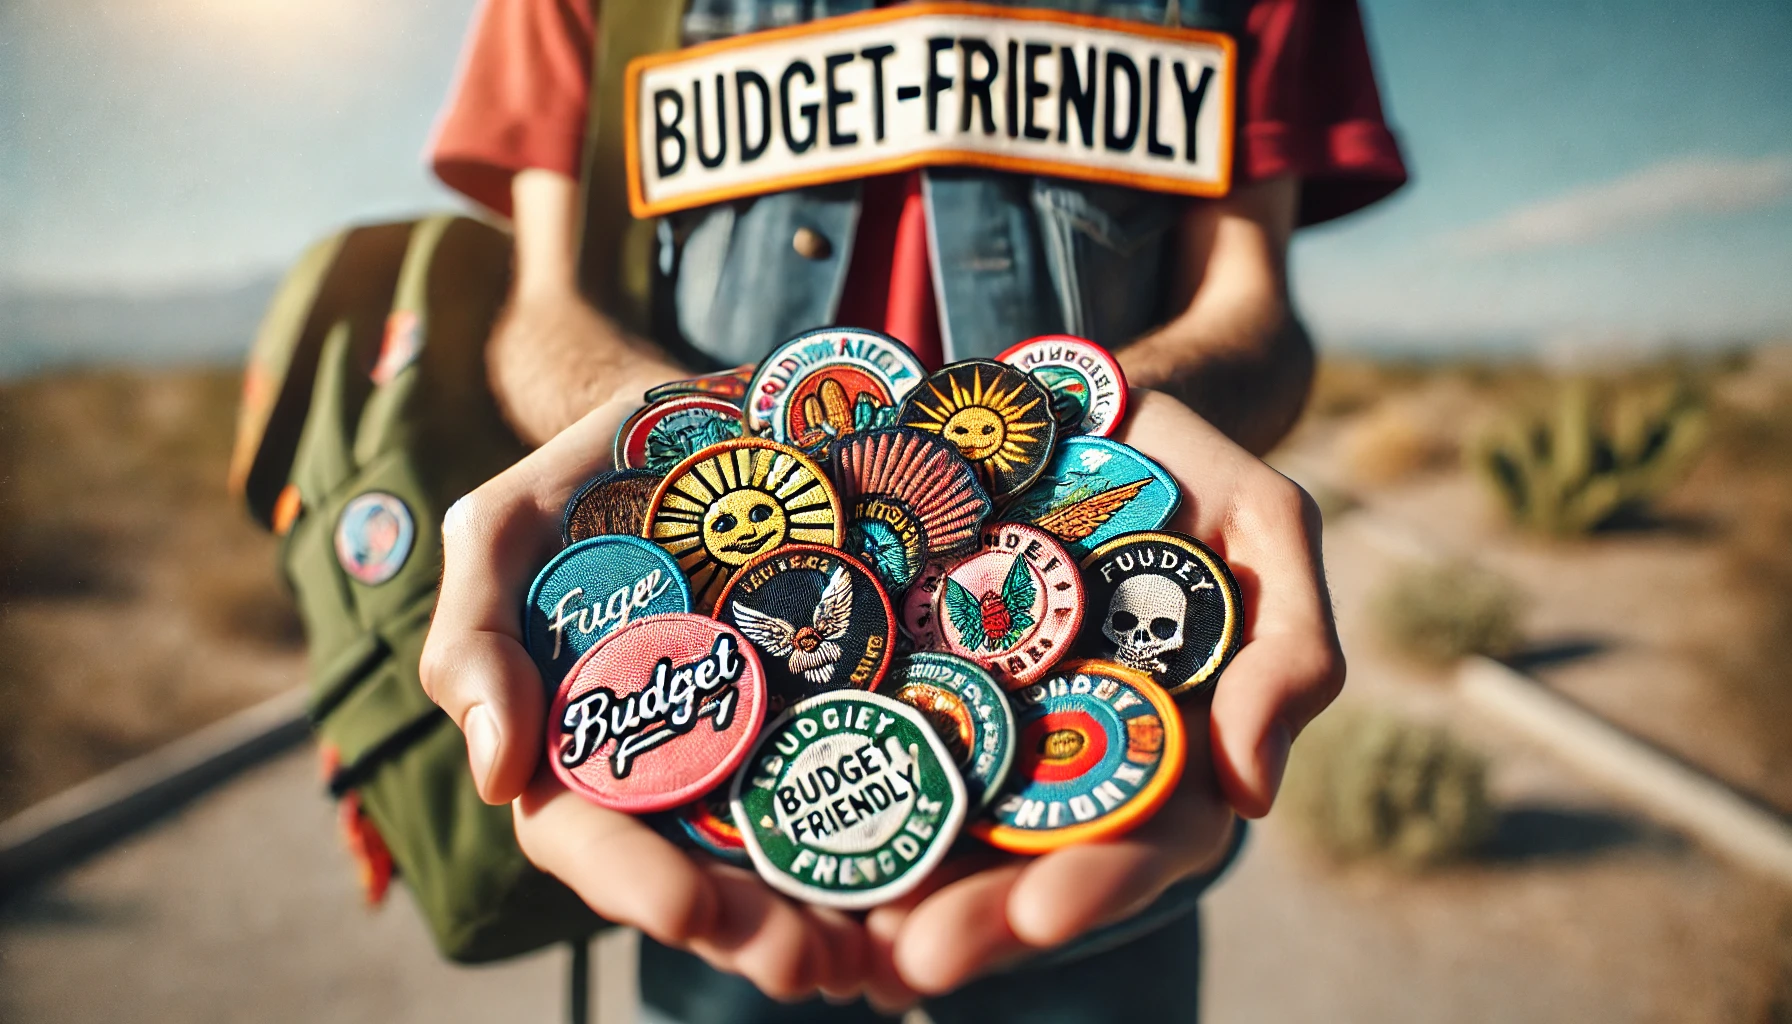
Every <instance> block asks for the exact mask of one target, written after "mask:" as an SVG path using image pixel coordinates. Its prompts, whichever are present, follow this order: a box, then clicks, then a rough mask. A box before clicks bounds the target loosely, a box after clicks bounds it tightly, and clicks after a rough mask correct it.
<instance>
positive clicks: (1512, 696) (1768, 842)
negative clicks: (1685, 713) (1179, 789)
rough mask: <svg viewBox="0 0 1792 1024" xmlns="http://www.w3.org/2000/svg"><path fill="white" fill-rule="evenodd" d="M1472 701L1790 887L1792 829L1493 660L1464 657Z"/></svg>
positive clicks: (1460, 680)
mask: <svg viewBox="0 0 1792 1024" xmlns="http://www.w3.org/2000/svg"><path fill="white" fill-rule="evenodd" d="M1456 682H1457V686H1458V688H1459V690H1460V692H1461V694H1462V696H1463V697H1464V699H1466V700H1467V701H1468V702H1469V703H1471V704H1473V705H1474V706H1475V707H1477V708H1479V709H1480V710H1482V711H1485V712H1487V713H1489V714H1491V715H1493V716H1495V717H1497V718H1499V719H1500V720H1502V721H1504V722H1505V723H1507V724H1508V725H1510V726H1512V727H1514V728H1516V729H1517V730H1519V731H1521V732H1523V733H1525V734H1526V735H1528V736H1530V737H1531V738H1532V739H1534V740H1536V741H1538V742H1539V743H1542V744H1543V745H1544V746H1547V747H1548V748H1550V750H1551V751H1552V752H1554V753H1555V755H1556V756H1557V757H1560V758H1561V759H1562V760H1564V761H1567V762H1569V763H1570V764H1573V765H1574V766H1575V767H1577V768H1579V769H1580V770H1581V771H1582V772H1585V773H1586V774H1587V775H1588V776H1591V777H1592V778H1594V779H1596V780H1598V781H1599V782H1600V783H1601V784H1603V785H1604V786H1606V787H1607V788H1609V789H1611V790H1612V791H1614V792H1616V793H1619V794H1621V795H1623V796H1625V797H1627V798H1628V799H1630V800H1632V801H1634V802H1635V803H1637V804H1638V805H1640V806H1641V807H1643V808H1644V809H1645V810H1647V811H1649V812H1651V813H1652V814H1654V815H1656V816H1657V817H1659V818H1661V819H1663V820H1664V821H1667V822H1670V823H1672V824H1674V825H1677V826H1679V827H1680V828H1683V829H1685V830H1686V831H1687V832H1690V833H1692V834H1693V835H1694V836H1696V837H1698V838H1699V839H1700V840H1702V841H1703V842H1704V843H1706V844H1707V845H1708V846H1710V847H1711V848H1713V849H1714V850H1717V851H1720V852H1722V853H1724V854H1726V855H1728V856H1729V857H1730V858H1731V859H1733V860H1734V861H1736V862H1737V863H1738V864H1741V865H1743V866H1745V867H1749V868H1752V869H1754V870H1756V871H1758V872H1760V873H1761V874H1763V875H1766V876H1768V877H1770V878H1773V879H1775V880H1776V881H1779V882H1780V883H1782V884H1784V885H1787V886H1792V824H1789V823H1788V822H1786V821H1785V820H1784V819H1783V818H1780V817H1778V816H1776V815H1775V814H1773V813H1772V812H1771V811H1768V810H1765V809H1763V808H1760V807H1757V806H1756V805H1754V804H1753V803H1750V802H1749V801H1748V800H1746V799H1744V798H1743V797H1741V796H1740V795H1738V794H1737V793H1736V792H1735V791H1733V790H1731V789H1730V788H1729V787H1728V786H1725V785H1724V784H1723V783H1721V782H1718V781H1717V780H1715V779H1712V778H1710V777H1708V776H1706V775H1703V774H1701V773H1700V772H1698V771H1696V770H1694V769H1693V768H1690V767H1688V766H1687V765H1684V764H1682V763H1680V762H1679V761H1676V760H1675V759H1673V758H1672V757H1670V756H1668V755H1666V754H1663V753H1662V752H1660V751H1658V750H1656V749H1654V748H1653V747H1650V746H1649V745H1647V744H1645V743H1643V742H1641V741H1639V740H1637V739H1635V738H1634V737H1632V736H1630V735H1629V734H1628V733H1625V732H1623V731H1622V730H1620V729H1618V728H1617V727H1615V726H1613V725H1611V724H1610V723H1608V722H1606V721H1605V720H1604V719H1602V718H1599V717H1597V716H1596V715H1594V714H1593V713H1592V712H1590V711H1587V710H1586V709H1584V708H1582V707H1580V706H1579V705H1578V704H1575V703H1574V702H1572V701H1570V700H1568V699H1566V698H1564V697H1562V696H1560V695H1558V694H1556V693H1554V692H1552V691H1550V690H1549V689H1548V688H1547V687H1545V686H1543V685H1542V684H1541V683H1538V682H1537V681H1536V680H1533V679H1531V678H1530V677H1529V676H1526V675H1524V674H1522V673H1520V672H1518V671H1516V670H1514V669H1512V668H1511V667H1509V666H1507V665H1503V664H1501V663H1499V662H1497V661H1494V660H1492V659H1490V658H1481V657H1471V658H1466V659H1464V660H1463V663H1462V665H1461V666H1460V668H1459V669H1458V671H1457V677H1456Z"/></svg>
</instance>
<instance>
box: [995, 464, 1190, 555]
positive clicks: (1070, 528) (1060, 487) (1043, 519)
mask: <svg viewBox="0 0 1792 1024" xmlns="http://www.w3.org/2000/svg"><path fill="white" fill-rule="evenodd" d="M1181 504H1182V489H1181V488H1180V487H1179V486H1177V483H1176V478H1175V477H1173V476H1171V475H1170V474H1169V473H1168V472H1166V471H1165V470H1164V468H1163V467H1162V466H1159V465H1158V464H1157V463H1155V462H1153V461H1151V460H1150V459H1148V458H1146V457H1145V456H1144V455H1143V454H1141V453H1140V452H1139V451H1138V450H1137V449H1135V448H1133V447H1131V446H1129V445H1124V444H1121V443H1120V442H1118V441H1110V440H1108V439H1107V438H1105V437H1068V438H1065V439H1064V440H1062V441H1060V442H1058V449H1057V451H1055V452H1053V453H1052V460H1051V461H1050V462H1049V463H1047V464H1046V467H1045V472H1044V473H1043V474H1041V475H1040V477H1039V480H1038V482H1037V483H1035V484H1033V486H1032V487H1030V488H1028V489H1027V491H1026V492H1025V493H1023V494H1021V495H1020V496H1019V497H1018V498H1015V499H1014V503H1013V504H1011V505H1009V506H1008V508H1007V510H1006V511H1004V512H1003V514H1002V518H1003V519H1006V520H1010V521H1012V522H1017V523H1031V524H1032V525H1034V526H1037V527H1039V528H1040V529H1042V530H1044V531H1046V532H1047V533H1049V534H1051V535H1052V536H1054V537H1056V538H1058V540H1059V541H1061V542H1063V544H1064V547H1065V548H1066V549H1067V550H1069V552H1070V553H1071V555H1072V556H1074V557H1076V558H1078V559H1081V558H1083V557H1084V556H1086V555H1088V553H1089V552H1091V551H1093V550H1095V549H1096V548H1098V547H1100V546H1101V545H1102V544H1105V543H1107V542H1108V541H1110V540H1112V539H1114V538H1115V537H1118V536H1120V535H1121V534H1123V533H1132V532H1134V531H1137V530H1157V529H1162V528H1163V527H1164V526H1165V525H1166V524H1168V523H1169V521H1170V518H1171V517H1172V516H1174V515H1175V514H1176V509H1177V507H1178V506H1179V505H1181Z"/></svg>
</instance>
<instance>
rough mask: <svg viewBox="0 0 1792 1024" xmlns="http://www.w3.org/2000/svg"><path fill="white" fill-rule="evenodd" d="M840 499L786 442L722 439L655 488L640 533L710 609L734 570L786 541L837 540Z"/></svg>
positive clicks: (825, 542)
mask: <svg viewBox="0 0 1792 1024" xmlns="http://www.w3.org/2000/svg"><path fill="white" fill-rule="evenodd" d="M841 527H842V523H841V515H840V499H839V498H837V497H835V496H834V488H833V485H832V484H830V483H829V482H828V479H827V477H826V476H825V475H824V474H823V473H822V471H821V467H820V466H818V465H816V464H815V462H814V461H813V460H812V459H810V458H809V457H808V456H807V455H804V454H803V453H802V452H799V451H797V450H796V449H795V448H792V447H790V446H789V445H782V444H778V443H777V442H776V441H767V440H763V439H761V438H756V437H748V438H740V439H738V440H734V441H723V442H722V443H721V444H718V445H714V446H712V447H710V448H708V449H705V450H704V451H701V452H698V453H697V454H696V455H693V456H691V457H690V458H688V459H686V460H684V461H683V462H681V463H679V464H678V465H677V466H676V467H674V468H673V470H672V472H670V473H668V474H666V478H665V479H664V480H662V481H661V482H660V486H659V489H658V490H657V491H655V492H654V496H653V508H652V509H650V510H649V511H648V515H647V525H646V526H644V527H643V528H642V531H641V532H642V535H643V536H645V537H647V538H648V539H650V540H652V541H654V542H656V543H657V544H659V545H660V546H661V547H663V548H665V549H666V550H667V551H669V552H671V554H672V557H674V558H676V559H678V564H679V567H680V568H682V569H683V570H684V574H685V578H686V579H688V580H690V581H691V594H692V597H693V598H694V599H695V600H696V607H699V608H713V607H715V602H716V598H717V597H718V596H720V594H721V592H722V587H723V586H724V585H726V584H727V582H728V580H729V579H730V578H731V577H733V575H734V573H735V572H736V570H738V569H739V568H740V567H741V566H743V565H746V564H747V563H748V562H750V561H752V560H753V559H754V558H755V557H756V556H758V555H761V554H764V553H765V552H767V551H773V550H776V549H777V548H780V547H783V546H784V545H785V544H822V545H825V546H827V547H839V546H840V538H841V535H842V533H843V530H842V528H841Z"/></svg>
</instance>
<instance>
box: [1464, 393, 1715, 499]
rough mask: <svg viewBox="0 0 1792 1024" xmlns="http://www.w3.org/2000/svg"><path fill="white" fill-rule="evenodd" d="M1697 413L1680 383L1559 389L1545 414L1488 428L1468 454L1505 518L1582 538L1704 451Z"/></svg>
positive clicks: (1672, 480)
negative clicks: (1504, 513) (1505, 513)
mask: <svg viewBox="0 0 1792 1024" xmlns="http://www.w3.org/2000/svg"><path fill="white" fill-rule="evenodd" d="M1706 420H1707V417H1706V413H1705V409H1704V406H1703V404H1702V403H1701V402H1699V401H1698V400H1697V399H1696V398H1694V397H1693V394H1692V392H1691V390H1690V389H1689V388H1687V387H1686V386H1684V385H1682V384H1677V383H1668V384H1651V385H1641V384H1632V385H1624V386H1620V385H1608V386H1606V387H1604V388H1602V389H1599V390H1597V391H1596V390H1595V388H1594V387H1593V385H1592V384H1590V383H1588V382H1586V381H1572V382H1569V383H1567V384H1564V385H1562V386H1561V387H1560V388H1559V389H1558V391H1557V394H1556V400H1555V402H1554V405H1553V407H1551V408H1535V409H1528V410H1520V411H1518V412H1514V413H1512V414H1510V415H1507V416H1505V417H1504V418H1502V419H1500V420H1498V421H1497V422H1495V423H1494V424H1493V425H1492V426H1491V427H1490V428H1489V429H1488V430H1487V431H1486V433H1484V434H1483V435H1482V436H1481V437H1480V438H1479V439H1478V440H1477V442H1476V443H1475V444H1474V445H1473V446H1472V447H1471V448H1470V449H1469V456H1468V457H1469V461H1470V464H1471V465H1472V467H1473V468H1474V469H1475V470H1476V471H1478V472H1479V473H1480V475H1481V477H1482V478H1483V479H1484V480H1486V481H1487V483H1488V485H1489V486H1490V487H1491V488H1492V489H1493V492H1494V494H1495V495H1496V496H1497V497H1498V499H1499V501H1500V503H1501V504H1502V505H1503V506H1504V507H1505V509H1506V511H1507V513H1508V514H1509V515H1510V516H1511V518H1512V521H1513V522H1514V523H1517V524H1518V525H1520V526H1522V527H1524V528H1526V529H1530V530H1535V531H1537V532H1539V533H1547V534H1555V535H1565V534H1577V533H1586V532H1588V531H1591V530H1596V529H1598V528H1599V527H1601V526H1604V525H1607V524H1609V523H1610V522H1611V521H1612V520H1613V519H1615V518H1617V517H1618V516H1620V515H1622V514H1625V513H1629V512H1635V511H1636V510H1638V509H1640V508H1643V507H1645V506H1647V505H1648V504H1649V503H1650V502H1652V501H1654V500H1656V499H1657V498H1659V497H1660V496H1661V494H1662V493H1663V492H1665V491H1666V490H1667V489H1668V488H1669V487H1672V486H1673V485H1674V484H1676V483H1678V482H1679V481H1680V479H1681V477H1682V476H1683V475H1684V474H1685V473H1686V471H1687V470H1688V469H1689V468H1690V467H1691V465H1692V463H1693V460H1694V459H1695V458H1696V457H1697V456H1698V454H1699V451H1700V449H1701V448H1702V447H1703V446H1704V441H1705V434H1706V428H1707V423H1706Z"/></svg>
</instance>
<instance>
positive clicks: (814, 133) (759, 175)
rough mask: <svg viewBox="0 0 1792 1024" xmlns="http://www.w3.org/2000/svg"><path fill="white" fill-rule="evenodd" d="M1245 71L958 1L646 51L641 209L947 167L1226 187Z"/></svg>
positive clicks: (631, 117)
mask: <svg viewBox="0 0 1792 1024" xmlns="http://www.w3.org/2000/svg"><path fill="white" fill-rule="evenodd" d="M1236 63H1237V48H1236V45H1235V44H1234V43H1233V42H1232V40H1231V39H1230V38H1229V37H1227V36H1225V35H1222V34H1219V33H1213V32H1202V31H1194V30H1189V29H1181V28H1166V27H1162V26H1157V25H1150V24H1142V23H1139V22H1132V21H1122V20H1119V19H1114V18H1101V17H1093V16H1089V15H1084V14H1074V13H1069V12H1062V11H1044V10H1026V9H1023V8H1006V7H993V6H987V5H979V4H959V3H918V4H902V5H898V6H893V7H888V8H883V9H880V10H875V11H866V12H862V13H858V14H849V15H843V16H841V17H836V18H824V19H819V20H816V21H811V22H807V23H805V24H802V25H796V26H791V27H788V28H777V29H771V30H769V31H764V32H755V33H750V34H746V35H740V36H734V37H732V38H729V39H723V40H718V41H716V42H712V43H704V44H701V45H698V46H692V47H688V48H686V49H683V50H678V51H675V52H672V53H664V54H654V55H651V56H647V57H639V58H636V59H635V60H634V61H632V62H630V64H629V66H628V72H627V78H626V84H625V95H624V108H623V109H624V116H625V117H626V118H627V122H628V123H627V125H626V135H625V138H626V144H627V157H628V164H629V168H630V173H629V176H628V184H629V205H630V208H631V209H632V210H633V212H634V215H635V216H636V217H640V218H648V217H655V216H659V215H661V214H664V213H670V212H672V211H674V210H684V209H690V208H693V207H698V206H707V205H710V204H713V203H719V202H724V201H727V200H731V199H737V198H741V197H745V196H752V195H763V194H766V193H770V192H781V191H786V190H789V189H793V188H799V187H803V186H808V185H817V184H822V183H826V182H833V181H848V180H853V179H858V178H864V177H869V176H871V175H877V174H889V173H892V172H895V171H901V170H907V169H910V168H915V167H943V166H960V167H986V168H991V169H994V170H1000V171H1009V172H1014V173H1018V174H1030V175H1046V176H1050V177H1057V178H1072V179H1077V180H1082V181H1097V182H1106V183H1109V184H1115V185H1122V186H1125V187H1128V188H1135V189H1143V190H1147V191H1159V192H1170V193H1178V194H1183V195H1199V196H1218V195H1224V194H1225V192H1226V190H1227V188H1228V186H1229V184H1230V177H1231V166H1232V134H1233V133H1232V119H1233V113H1232V109H1233V89H1234V78H1235V74H1236V72H1235V67H1236Z"/></svg>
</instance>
